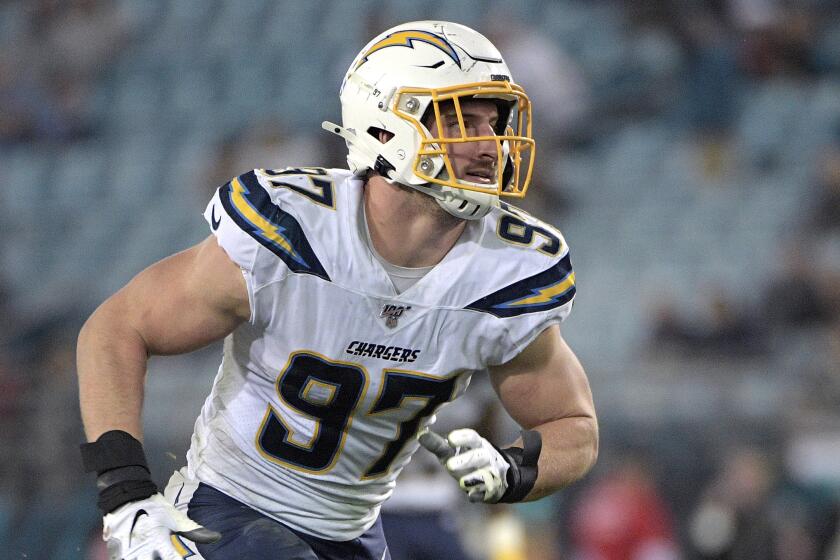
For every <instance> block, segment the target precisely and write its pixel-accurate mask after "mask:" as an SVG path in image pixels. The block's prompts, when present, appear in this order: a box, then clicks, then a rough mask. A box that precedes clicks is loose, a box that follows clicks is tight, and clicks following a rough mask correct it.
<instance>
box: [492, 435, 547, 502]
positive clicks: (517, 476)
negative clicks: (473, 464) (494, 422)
mask: <svg viewBox="0 0 840 560" xmlns="http://www.w3.org/2000/svg"><path fill="white" fill-rule="evenodd" d="M522 445H523V447H508V448H506V449H499V452H500V453H501V454H502V455H504V457H505V459H507V461H508V463H510V468H508V471H507V485H508V487H507V490H505V493H504V494H503V495H502V497H501V499H499V502H500V503H501V502H503V503H508V504H509V503H514V502H521V501H522V500H523V499H525V496H527V495H528V493H529V492H530V491H531V489H532V488H533V487H534V483H536V481H537V475H538V474H539V469H538V467H537V462H538V460H539V458H540V452H541V451H542V436H541V435H540V433H539V432H538V431H536V430H524V431H523V432H522Z"/></svg>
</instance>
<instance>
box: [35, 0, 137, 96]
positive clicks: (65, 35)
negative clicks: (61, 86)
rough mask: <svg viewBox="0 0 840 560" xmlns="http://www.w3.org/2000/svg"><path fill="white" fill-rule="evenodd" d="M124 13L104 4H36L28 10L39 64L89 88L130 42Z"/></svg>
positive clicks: (52, 0) (46, 0)
mask: <svg viewBox="0 0 840 560" xmlns="http://www.w3.org/2000/svg"><path fill="white" fill-rule="evenodd" d="M123 13H124V12H123V11H121V10H119V9H118V6H117V4H116V3H114V2H108V1H106V0H71V1H58V0H39V1H37V2H34V3H33V6H32V7H31V8H30V25H31V29H32V32H33V33H34V35H35V36H37V37H38V39H39V40H38V44H37V47H38V50H39V57H40V61H39V62H40V64H41V65H42V66H43V68H44V69H46V70H47V71H50V70H56V69H59V70H60V71H61V72H62V73H63V74H66V75H68V76H73V77H74V78H75V79H76V80H78V81H79V82H81V83H83V84H87V85H89V84H91V83H92V82H93V81H94V80H96V79H97V78H98V77H99V76H100V74H101V73H102V71H103V70H105V69H106V68H107V65H108V63H109V62H110V61H112V60H114V59H115V58H116V56H117V55H118V54H119V52H120V50H121V49H122V47H123V46H124V45H125V44H126V43H127V41H128V40H129V38H130V33H129V28H128V26H127V22H126V21H125V20H124V19H123V16H122V14H123Z"/></svg>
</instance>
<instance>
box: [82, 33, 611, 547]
mask: <svg viewBox="0 0 840 560" xmlns="http://www.w3.org/2000/svg"><path fill="white" fill-rule="evenodd" d="M340 97H341V103H342V124H341V125H338V124H333V123H329V122H325V123H324V125H323V126H324V128H325V129H326V130H328V131H330V132H333V133H335V134H337V135H339V136H341V137H342V138H343V139H344V140H345V141H346V143H347V147H348V152H349V153H348V157H347V161H348V164H349V169H348V170H342V169H322V168H311V167H306V168H294V169H280V170H273V169H256V170H253V171H250V172H247V173H244V174H242V175H240V176H238V177H236V178H234V179H233V180H231V181H230V182H229V183H227V184H226V185H224V186H222V187H221V188H220V189H219V190H218V191H217V192H216V193H215V195H214V196H213V198H212V200H211V201H210V203H209V204H208V206H207V209H206V211H205V218H206V219H207V222H208V224H209V226H210V229H211V232H212V235H210V236H209V237H208V238H207V239H206V240H205V241H203V242H202V243H200V244H198V245H197V246H195V247H192V248H190V249H187V250H186V251H183V252H181V253H178V254H175V255H173V256H171V257H169V258H167V259H164V260H162V261H160V262H158V263H156V264H154V265H152V266H151V267H149V268H148V269H146V270H145V271H143V272H142V273H140V274H139V275H138V276H137V277H135V278H134V279H133V280H132V281H131V282H130V283H129V284H128V285H127V286H125V287H124V288H123V289H121V290H120V291H119V292H117V293H116V294H115V295H113V296H112V297H111V298H109V299H108V300H107V301H106V302H105V303H103V304H102V305H101V306H100V307H99V308H98V309H97V310H96V312H95V313H94V314H93V315H92V316H91V317H90V319H89V320H88V321H87V323H86V324H85V326H84V327H83V329H82V331H81V333H80V336H79V345H78V371H79V382H80V394H81V408H82V416H83V420H84V425H85V431H86V436H87V438H88V441H89V442H90V443H86V444H83V445H82V456H83V460H84V464H85V468H86V470H87V471H89V472H95V473H96V474H97V484H98V488H99V502H98V505H99V507H100V508H101V509H102V511H103V512H104V514H105V518H104V538H105V540H106V541H107V543H108V549H109V551H110V555H111V557H112V558H118V559H153V558H161V559H168V558H180V557H190V558H202V557H203V558H205V559H207V560H218V559H230V558H249V559H251V560H259V559H262V558H287V559H310V560H311V559H339V558H359V559H362V558H364V559H371V560H381V559H382V558H389V553H388V551H387V545H386V543H385V538H384V535H383V532H382V529H381V524H380V522H379V519H378V517H379V516H378V514H379V509H380V505H381V504H382V502H383V501H384V500H386V499H387V498H388V496H389V495H390V494H391V492H392V489H393V487H394V483H395V482H394V481H395V479H396V478H397V475H398V474H399V472H400V470H401V469H402V468H403V466H404V465H405V464H406V463H407V462H408V461H409V459H410V457H411V455H412V454H413V453H414V452H415V451H417V450H418V448H419V447H420V445H421V444H422V445H423V446H425V447H427V448H428V449H430V450H431V451H432V452H434V453H435V454H436V455H437V456H438V457H439V458H440V459H441V461H442V464H443V466H442V468H445V469H446V471H448V472H449V473H450V474H451V475H452V476H453V477H454V479H455V481H456V483H457V484H458V485H459V487H460V488H461V489H462V490H463V491H464V492H465V494H466V495H467V496H468V498H469V500H471V501H476V502H484V503H490V504H492V503H497V502H508V503H509V502H518V501H523V500H534V499H538V498H540V497H542V496H545V495H547V494H550V493H552V492H554V491H556V490H558V489H560V488H563V487H564V486H566V485H568V484H570V483H571V482H573V481H575V480H576V479H578V478H580V477H581V476H583V475H584V474H585V473H586V472H587V471H588V470H589V469H590V467H591V466H592V464H593V462H594V461H595V457H596V454H597V441H598V436H597V422H596V417H595V412H594V407H593V404H592V397H591V394H590V390H589V386H588V382H587V379H586V376H585V374H584V371H583V369H582V368H581V365H580V363H579V362H578V360H577V358H576V357H575V355H574V354H573V352H572V351H571V350H570V348H569V347H568V345H567V344H566V343H565V342H564V340H563V338H562V337H561V335H560V330H559V328H558V324H559V323H560V322H561V321H562V320H563V319H564V318H565V317H566V316H567V314H568V313H569V311H570V309H571V307H572V300H573V298H574V295H575V276H574V272H573V271H572V267H571V263H570V260H569V249H568V247H567V245H566V243H565V241H564V239H563V237H562V236H561V234H560V232H559V231H558V230H557V229H555V228H554V227H552V226H550V225H548V224H546V223H543V222H541V221H539V220H537V219H535V218H533V217H531V216H530V215H528V214H526V213H524V212H522V211H520V210H518V209H517V208H515V207H514V206H511V205H509V204H508V203H506V202H503V201H502V199H503V198H505V199H510V198H517V197H522V196H524V194H525V192H526V189H527V187H528V183H529V180H530V176H531V169H532V166H533V163H534V152H535V145H534V141H533V139H532V137H531V106H530V103H529V100H528V97H527V95H526V93H525V91H524V90H523V88H522V87H520V86H519V85H518V84H516V82H515V81H514V80H513V77H512V76H511V74H510V71H509V70H508V67H507V66H506V65H505V63H504V61H503V60H502V57H501V55H500V54H499V52H498V51H497V50H496V48H495V47H494V46H493V45H492V44H491V43H490V42H489V41H488V40H487V39H486V38H485V37H483V36H482V35H480V34H479V33H477V32H475V31H473V30H472V29H469V28H467V27H464V26H462V25H458V24H454V23H447V22H432V21H423V22H413V23H407V24H404V25H400V26H397V27H395V28H392V29H389V30H388V31H386V32H384V33H382V34H381V35H379V36H378V37H376V38H374V39H373V40H372V41H371V42H370V43H369V44H368V45H367V46H365V48H364V49H362V51H361V52H360V53H359V55H358V56H357V57H356V59H355V60H354V61H353V63H352V64H351V66H350V68H349V69H348V71H347V74H346V76H345V77H344V81H343V83H342V85H341V93H340ZM222 338H224V353H223V358H222V363H221V365H220V367H219V371H218V374H217V376H216V379H215V381H214V384H213V388H212V391H211V393H210V395H209V396H208V398H207V400H206V402H205V404H204V407H203V408H202V411H201V414H200V416H199V418H198V420H197V421H196V424H195V431H194V434H193V438H192V443H191V446H190V449H189V452H188V457H187V465H186V466H185V467H184V468H183V469H181V470H180V471H178V472H176V473H175V474H174V475H173V476H172V478H171V479H170V481H169V484H168V485H167V486H166V488H165V490H164V491H163V493H161V492H160V491H159V490H158V487H157V486H156V485H155V483H154V482H153V481H152V480H151V477H150V474H149V470H148V467H147V464H146V459H145V457H144V453H143V448H142V445H141V441H140V440H141V439H142V431H141V408H142V401H143V383H144V376H145V371H146V360H147V357H148V356H149V355H152V354H158V355H166V354H176V353H183V352H189V351H191V350H194V349H197V348H200V347H202V346H205V345H206V344H208V343H210V342H212V341H215V340H218V339H222ZM485 372H489V373H485ZM474 374H479V375H485V374H488V375H489V376H490V379H491V381H492V384H493V386H494V388H495V389H496V392H497V393H498V396H499V399H500V400H501V403H502V404H503V405H504V407H505V409H506V410H507V411H508V412H509V413H510V415H511V416H512V417H513V418H514V419H515V420H516V421H517V422H518V423H519V424H521V426H522V427H523V429H524V430H523V432H522V437H521V439H520V440H518V441H516V442H514V443H513V444H512V445H510V446H509V447H505V448H501V447H498V446H496V445H494V444H492V443H490V442H489V441H487V440H486V439H484V438H483V437H482V436H481V435H480V434H478V433H476V432H475V431H472V430H455V431H453V432H451V433H449V434H447V435H445V436H441V435H437V434H435V433H434V432H431V431H428V427H429V425H430V424H431V423H432V422H433V420H434V413H435V410H437V409H438V408H439V407H441V406H443V405H444V404H446V403H448V402H450V401H452V400H454V399H455V398H456V397H458V396H459V395H460V394H462V393H463V392H464V391H465V389H466V387H467V384H468V383H469V380H470V377H471V376H472V375H474Z"/></svg>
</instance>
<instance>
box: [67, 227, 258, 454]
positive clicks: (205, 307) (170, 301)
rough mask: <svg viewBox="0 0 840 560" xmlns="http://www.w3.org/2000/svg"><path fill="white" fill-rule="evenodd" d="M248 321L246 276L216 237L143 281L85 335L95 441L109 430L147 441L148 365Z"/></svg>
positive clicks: (88, 420) (81, 358)
mask: <svg viewBox="0 0 840 560" xmlns="http://www.w3.org/2000/svg"><path fill="white" fill-rule="evenodd" d="M249 316H250V308H249V303H248V293H247V291H246V287H245V280H244V278H243V276H242V272H241V271H240V269H239V267H238V266H236V265H235V264H234V263H233V262H231V260H230V259H229V258H228V256H227V255H226V254H225V252H224V251H223V250H222V249H221V248H220V247H219V245H218V244H217V242H216V240H215V238H213V237H209V238H207V239H206V240H204V241H203V242H202V243H199V244H198V245H196V246H194V247H192V248H190V249H187V250H185V251H182V252H180V253H177V254H175V255H172V256H170V257H168V258H166V259H163V260H162V261H160V262H158V263H156V264H154V265H152V266H150V267H149V268H147V269H146V270H144V271H143V272H141V273H140V274H138V275H137V276H136V277H135V278H134V279H133V280H131V282H129V283H128V285H126V286H125V287H124V288H122V289H121V290H120V291H118V292H117V293H116V294H114V295H113V296H111V297H110V298H109V299H108V300H106V301H105V302H104V303H103V304H102V305H101V306H100V307H99V308H98V309H97V310H96V311H95V312H94V313H93V315H92V316H91V317H90V318H89V319H88V321H87V322H86V323H85V325H84V327H83V328H82V330H81V333H80V334H79V343H78V350H77V352H78V356H77V359H78V373H79V393H80V400H81V410H82V419H83V421H84V425H85V433H86V435H87V438H88V441H94V440H96V439H97V438H98V437H99V436H100V435H101V434H103V433H104V432H106V431H108V430H123V431H126V432H128V433H130V434H132V435H133V436H134V437H136V438H138V439H141V437H142V428H141V420H140V416H141V408H142V402H143V383H144V380H145V375H146V361H147V358H148V357H149V356H150V355H155V354H160V355H165V354H181V353H185V352H190V351H192V350H195V349H198V348H201V347H203V346H206V345H207V344H209V343H211V342H213V341H215V340H218V339H220V338H223V337H224V336H225V335H227V334H228V333H230V332H231V331H232V330H233V329H234V328H236V326H237V325H239V324H240V323H241V322H242V321H245V320H247V319H248V318H249Z"/></svg>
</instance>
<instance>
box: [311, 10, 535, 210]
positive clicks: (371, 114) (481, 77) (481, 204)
mask: <svg viewBox="0 0 840 560" xmlns="http://www.w3.org/2000/svg"><path fill="white" fill-rule="evenodd" d="M465 98H484V99H495V100H499V103H498V106H499V120H498V122H499V124H498V125H497V126H496V130H495V135H494V136H468V135H467V133H466V128H465V126H464V120H463V117H462V115H461V108H460V102H461V100H463V99H465ZM446 102H451V103H452V104H453V105H454V108H455V112H456V114H457V117H458V121H459V125H460V130H461V135H460V137H447V138H445V137H444V134H443V127H442V125H441V124H440V114H441V104H442V103H446ZM341 108H342V125H343V126H339V125H337V124H333V123H330V122H324V123H323V125H322V126H323V127H324V129H326V130H328V131H330V132H333V133H335V134H338V135H339V136H341V137H342V138H344V139H345V141H346V142H347V148H348V151H349V153H348V156H347V162H348V164H349V166H350V170H351V171H352V172H353V173H355V174H356V175H364V174H365V173H367V171H368V170H369V169H372V170H374V171H376V172H377V173H379V174H380V175H382V176H383V177H385V178H386V179H387V180H388V181H391V182H398V183H400V184H403V185H407V186H409V187H412V188H415V189H417V190H419V191H421V192H424V193H426V194H428V195H430V196H432V197H434V198H435V199H436V200H437V201H438V204H440V205H441V206H442V207H443V208H444V209H445V210H446V211H447V212H449V213H450V214H452V215H454V216H457V217H459V218H464V219H477V218H480V217H482V216H484V215H485V214H486V213H487V212H488V211H489V210H490V208H491V207H492V206H496V205H498V203H499V196H500V195H501V196H511V197H523V196H525V191H526V190H527V188H528V183H529V182H530V179H531V171H532V169H533V165H534V154H535V152H536V145H535V143H534V140H533V138H532V136H531V103H530V101H529V99H528V96H527V95H526V94H525V90H524V89H522V87H521V86H519V85H517V84H515V83H514V82H513V79H512V77H511V75H510V70H508V67H507V65H506V64H505V62H504V60H502V56H501V55H500V54H499V51H498V50H497V49H496V47H494V46H493V44H492V43H491V42H490V41H488V40H487V38H485V37H484V36H483V35H481V34H480V33H477V32H476V31H473V30H472V29H470V28H469V27H465V26H463V25H459V24H457V23H449V22H443V21H416V22H410V23H404V24H402V25H398V26H396V27H393V28H391V29H389V30H387V31H385V32H384V33H382V34H380V35H379V36H377V37H376V38H374V39H373V40H372V41H371V42H370V43H368V44H367V45H366V46H365V48H363V49H362V51H361V52H360V53H359V54H358V56H356V58H355V60H353V63H352V64H351V65H350V68H349V69H348V70H347V74H346V75H345V76H344V81H343V82H342V84H341ZM431 112H433V114H434V115H435V117H436V121H437V122H438V124H437V125H436V127H437V130H435V131H434V132H432V131H430V130H429V129H428V128H427V127H426V126H425V125H424V124H423V120H424V117H426V116H427V115H431V114H432V113H431ZM433 128H434V127H433ZM381 130H384V131H387V132H389V133H390V134H392V135H393V137H392V138H391V139H390V140H388V141H387V142H385V143H382V142H380V141H379V138H378V135H379V131H381ZM488 140H492V141H494V142H495V143H496V153H497V160H496V166H495V174H496V176H495V181H494V182H493V183H489V184H484V183H475V182H470V181H465V180H461V179H459V178H458V177H456V176H455V173H454V171H453V167H452V163H451V162H450V160H449V155H448V153H447V145H448V144H452V143H461V142H486V141H488Z"/></svg>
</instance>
